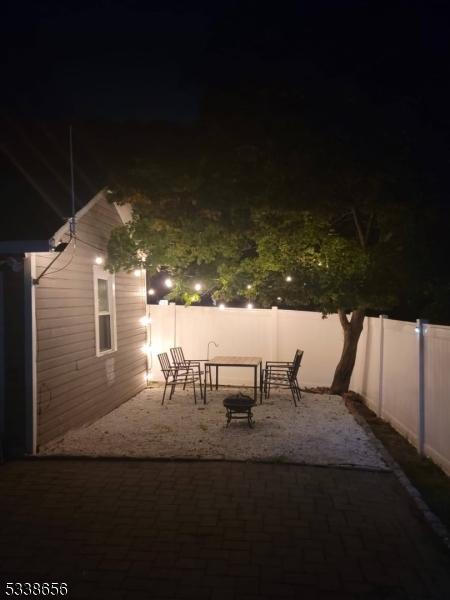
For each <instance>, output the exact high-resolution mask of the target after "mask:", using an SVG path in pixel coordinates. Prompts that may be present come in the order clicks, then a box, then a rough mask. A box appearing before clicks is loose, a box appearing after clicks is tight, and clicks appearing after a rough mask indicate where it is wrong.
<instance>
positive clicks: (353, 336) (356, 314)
mask: <svg viewBox="0 0 450 600" xmlns="http://www.w3.org/2000/svg"><path fill="white" fill-rule="evenodd" d="M364 313H365V310H364V309H363V308H358V309H356V310H354V311H353V312H352V316H351V318H350V320H349V319H348V318H347V315H346V314H345V311H344V309H342V308H340V309H339V310H338V314H339V320H340V322H341V325H342V329H343V330H344V347H343V349H342V354H341V359H340V361H339V363H338V366H337V367H336V371H335V373H334V378H333V383H332V384H331V393H332V394H343V393H344V392H348V388H349V385H350V378H351V376H352V373H353V367H354V366H355V359H356V350H357V349H358V341H359V337H360V335H361V332H362V330H363V322H364Z"/></svg>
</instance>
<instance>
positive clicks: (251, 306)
mask: <svg viewBox="0 0 450 600" xmlns="http://www.w3.org/2000/svg"><path fill="white" fill-rule="evenodd" d="M247 308H248V309H249V310H251V309H252V308H253V304H252V303H251V302H249V303H248V304H247Z"/></svg>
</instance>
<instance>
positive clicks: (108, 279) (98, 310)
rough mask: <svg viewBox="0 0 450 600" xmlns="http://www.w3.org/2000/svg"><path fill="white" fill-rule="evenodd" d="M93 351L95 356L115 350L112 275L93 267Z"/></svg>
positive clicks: (114, 308)
mask: <svg viewBox="0 0 450 600" xmlns="http://www.w3.org/2000/svg"><path fill="white" fill-rule="evenodd" d="M94 303H95V350H96V354H97V356H102V355H103V354H106V353H108V352H114V351H115V350H117V335H116V302H115V283H114V275H113V274H111V273H108V272H107V271H104V270H103V269H102V268H101V267H97V266H94Z"/></svg>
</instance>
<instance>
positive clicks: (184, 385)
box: [183, 370, 189, 390]
mask: <svg viewBox="0 0 450 600" xmlns="http://www.w3.org/2000/svg"><path fill="white" fill-rule="evenodd" d="M188 373H189V370H187V371H186V377H185V378H184V383H183V390H185V389H186V383H187V378H188Z"/></svg>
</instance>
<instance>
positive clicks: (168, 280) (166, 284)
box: [164, 277, 173, 288]
mask: <svg viewBox="0 0 450 600" xmlns="http://www.w3.org/2000/svg"><path fill="white" fill-rule="evenodd" d="M164 285H165V286H166V287H167V288H171V287H173V281H172V280H171V279H170V277H168V278H167V279H166V280H165V282H164Z"/></svg>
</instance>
